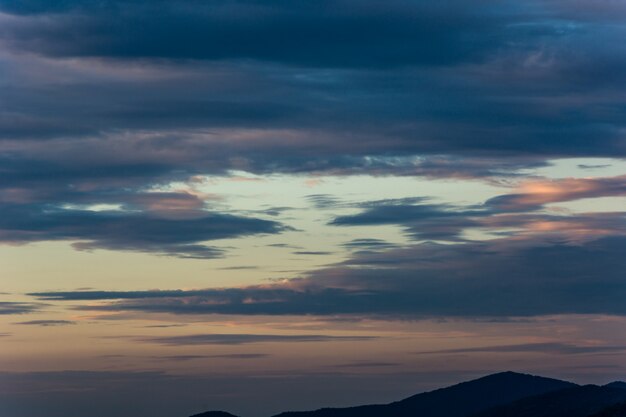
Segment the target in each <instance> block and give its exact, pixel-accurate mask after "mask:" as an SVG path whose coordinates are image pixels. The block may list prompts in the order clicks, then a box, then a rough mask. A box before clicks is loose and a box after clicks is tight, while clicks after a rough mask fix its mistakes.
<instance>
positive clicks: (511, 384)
mask: <svg viewBox="0 0 626 417" xmlns="http://www.w3.org/2000/svg"><path fill="white" fill-rule="evenodd" d="M573 386H575V384H572V383H570V382H564V381H559V380H556V379H550V378H543V377H538V376H533V375H526V374H519V373H515V372H501V373H498V374H493V375H488V376H485V377H482V378H479V379H475V380H473V381H468V382H463V383H460V384H457V385H453V386H451V387H448V388H442V389H438V390H435V391H430V392H426V393H423V394H417V395H414V396H412V397H409V398H406V399H404V400H402V401H398V402H394V403H391V404H385V405H365V406H360V407H350V408H324V409H320V410H316V411H301V412H285V413H282V414H279V415H277V416H276V417H380V416H393V417H404V416H407V417H409V416H410V417H414V416H419V417H465V416H470V415H472V414H475V413H478V412H480V411H484V410H487V409H489V408H492V407H495V406H498V405H503V404H507V403H510V402H512V401H515V400H519V399H521V398H524V397H528V396H532V395H537V394H543V393H546V392H551V391H557V390H561V389H564V388H568V387H573Z"/></svg>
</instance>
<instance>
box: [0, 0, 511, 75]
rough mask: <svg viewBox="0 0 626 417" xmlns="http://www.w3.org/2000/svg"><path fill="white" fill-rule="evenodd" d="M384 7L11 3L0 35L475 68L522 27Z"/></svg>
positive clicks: (469, 14)
mask: <svg viewBox="0 0 626 417" xmlns="http://www.w3.org/2000/svg"><path fill="white" fill-rule="evenodd" d="M381 6H382V4H381V3H379V2H377V1H369V0H368V1H364V2H354V1H346V0H334V1H329V2H323V3H316V4H309V3H307V2H295V3H294V2H285V1H272V2H269V3H267V2H256V1H245V0H242V1H219V2H214V3H211V5H210V6H209V5H207V4H202V3H199V2H197V1H182V2H176V3H171V2H142V1H133V2H119V1H110V2H104V3H102V2H67V3H65V5H64V6H62V7H57V6H52V7H51V6H49V5H46V4H43V3H41V2H39V3H35V2H28V5H26V6H21V5H18V4H16V3H14V2H5V3H3V5H2V9H3V10H4V11H5V13H15V15H14V16H15V17H14V19H12V20H9V21H8V22H7V23H6V24H5V29H4V30H3V31H2V32H0V35H2V37H3V38H4V40H5V41H8V42H10V43H11V44H12V45H13V47H14V48H20V49H22V50H29V51H34V52H37V53H42V54H45V55H49V56H55V57H58V56H101V57H102V56H105V57H116V58H126V59H127V58H137V57H148V58H174V59H185V58H191V59H207V60H224V59H255V60H260V61H274V62H280V63H285V64H295V65H302V66H315V67H381V66H382V67H389V66H399V65H446V64H454V63H458V62H475V61H479V60H481V59H483V58H484V57H485V56H486V55H487V54H488V53H489V52H491V51H494V50H495V49H496V48H498V47H500V46H503V41H502V40H501V39H502V38H501V36H502V35H508V36H515V37H517V36H519V35H518V34H517V32H518V31H516V29H515V26H510V25H508V23H510V22H512V21H515V19H514V17H513V16H512V13H507V11H506V7H509V8H510V5H507V6H505V7H502V8H501V11H500V13H491V12H490V10H489V6H490V2H485V4H480V5H474V6H472V7H468V6H467V5H465V4H464V3H463V2H461V1H454V2H452V6H453V7H450V6H447V7H444V6H443V5H436V4H420V3H414V2H407V1H402V0H398V1H392V2H386V3H385V4H384V7H381ZM49 15H53V16H55V19H52V20H51V19H46V17H47V16H49ZM138 27H141V30H138V29H137V28H138ZM163 27H168V28H169V30H168V33H167V34H165V33H164V32H163V30H162V28H163ZM322 28H323V30H321V29H322ZM72 34H74V35H76V34H78V35H79V36H72ZM287 35H288V36H287ZM498 35H499V36H498ZM223 39H229V42H228V45H226V44H224V42H222V41H221V40H223Z"/></svg>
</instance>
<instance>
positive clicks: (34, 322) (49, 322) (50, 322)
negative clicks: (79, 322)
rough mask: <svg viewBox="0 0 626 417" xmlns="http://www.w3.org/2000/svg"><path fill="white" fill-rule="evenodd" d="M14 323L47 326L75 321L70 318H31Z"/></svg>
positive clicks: (62, 324)
mask: <svg viewBox="0 0 626 417" xmlns="http://www.w3.org/2000/svg"><path fill="white" fill-rule="evenodd" d="M14 324H20V325H26V326H43V327H48V326H67V325H69V324H76V322H75V321H70V320H31V321H21V322H19V323H14Z"/></svg>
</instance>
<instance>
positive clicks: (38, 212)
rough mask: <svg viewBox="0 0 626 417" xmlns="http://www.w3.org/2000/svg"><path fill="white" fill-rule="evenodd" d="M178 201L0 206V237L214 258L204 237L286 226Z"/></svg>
mask: <svg viewBox="0 0 626 417" xmlns="http://www.w3.org/2000/svg"><path fill="white" fill-rule="evenodd" d="M161 197H162V196H161ZM131 198H132V196H131ZM134 198H137V196H134ZM171 198H172V197H171V196H169V197H166V199H165V200H166V201H167V199H170V200H171ZM159 201H160V202H161V203H163V200H156V199H150V202H149V204H155V205H157V206H158V205H159V204H160V203H159ZM166 204H171V201H170V202H169V203H166ZM179 204H182V206H183V209H182V210H176V209H174V210H172V209H171V207H169V210H164V213H160V212H159V209H158V208H157V209H156V211H155V210H148V211H143V212H142V211H126V210H124V211H89V210H73V209H63V208H57V207H54V206H50V205H26V204H22V205H18V204H14V205H5V206H4V207H0V219H2V220H0V240H1V241H4V242H10V243H28V242H36V241H49V240H67V241H74V242H76V243H74V246H75V247H76V248H78V249H81V250H91V249H111V250H130V251H141V252H154V253H158V254H165V255H172V256H178V257H183V258H215V257H219V256H221V255H222V251H221V250H220V249H216V248H212V247H210V246H206V245H204V244H203V243H202V242H203V241H207V240H215V239H223V238H232V237H238V236H247V235H252V234H260V233H278V232H280V231H282V230H284V229H285V227H284V226H282V225H280V224H279V223H276V222H272V221H267V220H261V219H254V218H246V217H239V216H234V215H229V214H220V213H211V212H205V211H191V212H190V211H188V210H186V209H185V202H182V203H181V202H180V201H178V202H174V206H177V205H179ZM165 209H167V207H165ZM163 214H166V215H163ZM167 214H169V215H170V216H167ZM177 214H178V215H182V216H181V217H178V216H177Z"/></svg>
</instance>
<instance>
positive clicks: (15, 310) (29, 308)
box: [0, 301, 41, 315]
mask: <svg viewBox="0 0 626 417" xmlns="http://www.w3.org/2000/svg"><path fill="white" fill-rule="evenodd" d="M40 308H41V304H38V303H21V302H13V301H0V315H5V314H7V315H8V314H25V313H32V312H35V311H37V310H39V309H40Z"/></svg>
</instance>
